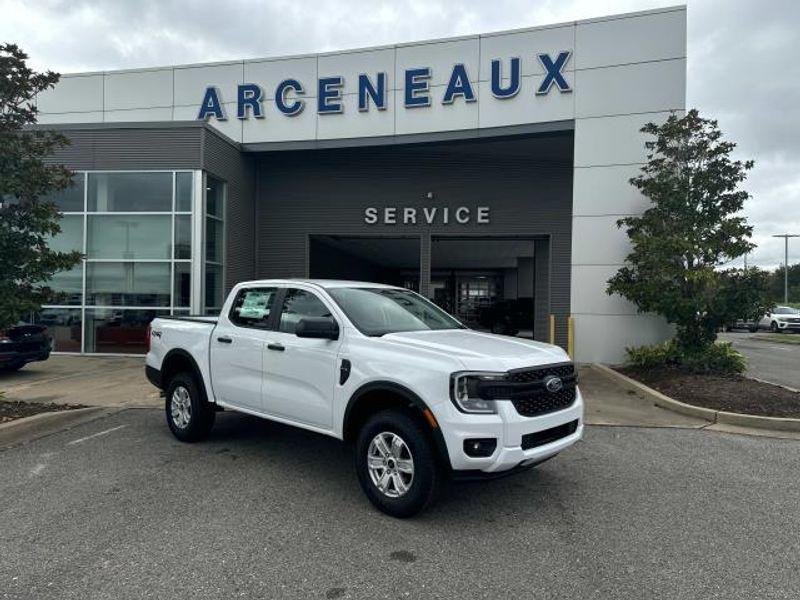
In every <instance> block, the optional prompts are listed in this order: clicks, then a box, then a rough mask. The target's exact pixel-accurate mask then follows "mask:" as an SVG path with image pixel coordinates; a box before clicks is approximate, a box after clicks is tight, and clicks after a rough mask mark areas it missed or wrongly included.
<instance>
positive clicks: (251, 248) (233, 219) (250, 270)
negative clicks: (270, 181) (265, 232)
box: [203, 129, 255, 292]
mask: <svg viewBox="0 0 800 600" xmlns="http://www.w3.org/2000/svg"><path fill="white" fill-rule="evenodd" d="M253 163H254V158H253V157H252V156H251V155H247V154H243V153H242V152H240V151H239V149H238V148H237V146H235V145H234V144H231V143H230V142H229V141H227V140H225V139H223V138H222V137H221V136H219V135H218V134H217V133H215V132H214V130H212V129H206V130H205V132H204V141H203V169H205V170H206V171H208V172H209V173H210V174H212V175H214V176H216V177H218V178H220V179H222V180H224V181H226V182H228V203H227V210H226V213H225V231H226V245H225V252H226V257H225V289H226V292H227V291H228V290H230V289H231V288H232V287H233V286H234V285H235V284H236V283H237V282H239V281H245V280H248V279H253V278H254V277H255V241H254V240H255V199H254V196H255V171H254V168H253Z"/></svg>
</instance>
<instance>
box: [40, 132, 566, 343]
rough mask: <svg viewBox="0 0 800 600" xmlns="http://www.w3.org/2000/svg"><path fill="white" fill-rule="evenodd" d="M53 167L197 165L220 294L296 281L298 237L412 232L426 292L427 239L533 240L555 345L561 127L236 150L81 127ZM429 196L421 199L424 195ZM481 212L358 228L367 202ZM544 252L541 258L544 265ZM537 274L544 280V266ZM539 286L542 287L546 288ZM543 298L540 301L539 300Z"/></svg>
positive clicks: (211, 141)
mask: <svg viewBox="0 0 800 600" xmlns="http://www.w3.org/2000/svg"><path fill="white" fill-rule="evenodd" d="M64 133H65V134H66V135H68V136H69V137H70V138H71V139H72V142H73V143H72V145H71V146H70V147H69V148H66V149H63V150H61V151H59V152H58V153H57V155H56V156H55V157H54V160H57V161H60V162H63V163H64V164H66V165H67V166H69V167H70V168H73V169H86V170H95V169H96V170H102V169H108V170H113V169H121V170H126V169H127V170H140V169H204V170H206V171H208V172H209V173H211V174H212V175H215V176H217V177H219V178H220V179H223V180H225V181H227V182H228V203H227V212H226V223H227V226H226V237H227V239H226V254H227V256H226V277H225V285H226V288H228V289H229V288H230V287H231V286H232V285H234V284H235V283H236V282H237V281H241V280H245V279H251V278H256V277H305V276H307V275H308V269H309V236H310V235H338V236H364V235H367V236H387V237H397V236H418V237H419V239H420V249H421V257H420V259H421V260H420V262H421V267H422V272H423V281H422V282H421V283H422V287H421V290H422V291H423V292H427V287H428V285H429V277H427V278H426V274H427V275H428V276H429V269H430V268H431V261H432V257H431V252H432V246H433V245H432V243H431V239H432V238H433V237H437V238H438V237H442V236H451V235H455V236H520V237H536V238H547V239H549V240H550V242H549V248H548V249H545V248H544V247H543V246H542V241H537V251H538V252H539V254H538V256H539V260H538V261H537V270H538V272H537V277H536V281H537V292H538V294H537V301H536V303H535V306H536V325H535V329H536V337H537V338H538V339H544V338H545V336H546V331H547V324H546V318H547V314H548V313H549V312H552V313H554V314H555V315H556V317H557V323H558V324H559V326H558V327H557V336H556V339H557V342H558V343H560V344H562V345H564V344H565V343H566V326H563V327H562V326H561V324H564V323H566V317H567V316H568V315H569V313H570V258H571V245H572V168H573V164H572V147H573V137H572V133H571V132H559V133H549V134H541V135H537V136H531V137H530V138H528V137H523V138H520V137H515V138H513V139H511V138H509V139H508V140H504V139H494V140H480V141H473V142H469V141H467V142H464V141H458V142H443V143H436V144H416V145H397V146H384V147H368V148H363V147H357V148H339V149H335V150H333V149H331V150H303V151H286V152H275V153H258V154H257V153H243V152H242V151H241V149H240V147H239V146H238V145H237V144H235V143H232V142H231V141H230V140H228V139H227V138H225V137H223V136H221V135H219V134H217V133H216V132H215V131H213V130H212V129H210V128H208V127H198V126H189V125H187V126H186V127H179V126H173V127H165V128H160V127H141V126H138V127H125V126H120V127H108V126H105V127H86V128H80V127H77V126H71V127H68V128H64ZM429 192H430V193H432V194H433V198H432V199H428V198H427V194H428V193H429ZM390 206H396V207H398V208H402V207H406V206H408V207H416V208H418V209H421V208H422V207H433V206H436V207H444V206H447V207H450V210H451V215H452V211H453V210H455V208H456V207H458V206H467V207H470V208H471V209H472V210H473V215H474V210H475V208H476V207H477V206H489V207H490V209H491V222H490V223H489V224H478V223H476V222H475V220H474V218H473V221H472V222H470V223H468V224H463V225H462V224H457V223H455V222H454V220H453V218H452V216H451V219H450V223H449V224H446V225H445V224H441V223H438V222H437V223H436V224H432V225H423V224H417V225H411V224H408V225H404V224H397V225H383V224H375V225H369V224H367V223H365V221H364V209H365V208H366V207H376V208H378V209H379V210H380V209H382V208H384V207H390ZM545 252H548V253H549V256H548V257H547V259H548V260H547V262H546V264H545V263H544V262H543V261H544V254H545ZM545 270H546V271H547V272H546V276H545V273H544V271H545ZM547 287H549V289H546V288H547ZM545 298H547V301H545Z"/></svg>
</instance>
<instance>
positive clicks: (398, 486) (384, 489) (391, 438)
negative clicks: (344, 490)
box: [367, 431, 414, 498]
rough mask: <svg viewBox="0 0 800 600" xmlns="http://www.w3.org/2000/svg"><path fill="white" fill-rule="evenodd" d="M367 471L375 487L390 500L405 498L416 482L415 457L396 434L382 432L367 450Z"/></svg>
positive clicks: (373, 439)
mask: <svg viewBox="0 0 800 600" xmlns="http://www.w3.org/2000/svg"><path fill="white" fill-rule="evenodd" d="M367 469H368V470H369V477H370V479H372V483H374V484H375V487H377V488H378V490H379V491H380V492H381V493H382V494H383V495H385V496H388V497H389V498H399V497H400V496H403V495H404V494H405V493H406V492H408V490H409V489H411V484H412V483H413V481H414V457H413V456H411V450H410V449H409V447H408V445H407V444H406V443H405V441H404V440H403V438H401V437H400V436H399V435H397V434H396V433H392V432H391V431H382V432H381V433H379V434H378V435H376V436H375V437H374V438H372V441H371V442H370V443H369V448H367Z"/></svg>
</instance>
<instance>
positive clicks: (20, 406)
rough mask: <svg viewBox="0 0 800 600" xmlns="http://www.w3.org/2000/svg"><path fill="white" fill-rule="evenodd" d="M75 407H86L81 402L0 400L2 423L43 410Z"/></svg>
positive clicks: (51, 410)
mask: <svg viewBox="0 0 800 600" xmlns="http://www.w3.org/2000/svg"><path fill="white" fill-rule="evenodd" d="M75 408H86V407H85V406H83V405H81V404H42V403H39V402H19V401H16V400H0V423H6V422H8V421H13V420H14V419H21V418H22V417H30V416H31V415H38V414H39V413H43V412H53V411H54V410H73V409H75Z"/></svg>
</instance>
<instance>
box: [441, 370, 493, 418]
mask: <svg viewBox="0 0 800 600" xmlns="http://www.w3.org/2000/svg"><path fill="white" fill-rule="evenodd" d="M505 381H506V374H505V373H485V372H469V371H461V372H459V373H453V374H452V375H451V376H450V399H451V400H452V401H453V404H455V406H456V408H457V409H458V410H460V411H461V412H465V413H474V414H495V413H496V412H497V406H496V405H495V401H494V398H496V397H497V396H496V394H494V393H491V389H492V387H493V384H497V383H502V382H505ZM487 392H488V393H487Z"/></svg>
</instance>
